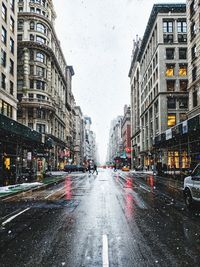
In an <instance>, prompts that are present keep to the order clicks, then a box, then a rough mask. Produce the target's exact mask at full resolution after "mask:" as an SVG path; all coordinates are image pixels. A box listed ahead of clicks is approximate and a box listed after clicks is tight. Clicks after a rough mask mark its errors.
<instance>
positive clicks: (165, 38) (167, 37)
mask: <svg viewBox="0 0 200 267" xmlns="http://www.w3.org/2000/svg"><path fill="white" fill-rule="evenodd" d="M163 42H164V43H165V44H171V43H173V42H174V35H173V34H164V35H163Z"/></svg>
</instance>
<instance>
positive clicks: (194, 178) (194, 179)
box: [183, 164, 200, 208]
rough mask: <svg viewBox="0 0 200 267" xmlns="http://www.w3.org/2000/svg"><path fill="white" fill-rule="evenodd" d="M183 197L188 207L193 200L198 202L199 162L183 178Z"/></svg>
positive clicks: (191, 204)
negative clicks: (189, 173) (188, 174)
mask: <svg viewBox="0 0 200 267" xmlns="http://www.w3.org/2000/svg"><path fill="white" fill-rule="evenodd" d="M183 193H184V199H185V204H186V206H187V207H188V208H191V207H192V206H193V204H194V203H195V202H200V164H198V165H197V166H196V167H195V169H194V171H193V172H192V173H191V175H190V176H188V177H186V178H185V180H184V189H183Z"/></svg>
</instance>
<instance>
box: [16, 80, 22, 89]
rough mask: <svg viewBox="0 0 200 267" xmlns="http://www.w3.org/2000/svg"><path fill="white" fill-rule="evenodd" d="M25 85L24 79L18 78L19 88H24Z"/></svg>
mask: <svg viewBox="0 0 200 267" xmlns="http://www.w3.org/2000/svg"><path fill="white" fill-rule="evenodd" d="M23 87H24V80H17V89H22V88H23Z"/></svg>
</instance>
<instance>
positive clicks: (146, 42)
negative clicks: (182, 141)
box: [136, 4, 188, 166]
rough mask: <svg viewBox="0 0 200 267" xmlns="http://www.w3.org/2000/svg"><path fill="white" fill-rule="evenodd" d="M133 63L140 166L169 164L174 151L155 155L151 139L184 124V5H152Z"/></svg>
mask: <svg viewBox="0 0 200 267" xmlns="http://www.w3.org/2000/svg"><path fill="white" fill-rule="evenodd" d="M136 61H138V62H139V65H140V71H139V72H140V73H139V77H140V78H139V79H140V82H139V86H140V129H141V133H140V157H141V164H142V165H143V166H145V165H146V166H150V165H152V164H154V163H153V162H154V161H157V162H158V161H161V162H163V163H164V162H165V164H171V163H172V160H171V158H173V157H174V151H173V149H172V151H170V150H168V149H166V150H165V151H164V150H163V152H162V154H158V153H157V152H155V151H154V139H155V138H156V137H157V136H160V135H161V134H162V133H163V132H165V131H166V130H167V129H169V128H171V127H172V126H175V125H176V124H177V123H179V122H181V121H184V120H185V119H186V113H187V111H188V93H187V83H188V80H187V71H188V66H187V22H186V5H185V4H155V5H154V6H153V9H152V12H151V15H150V18H149V21H148V24H147V27H146V30H145V33H144V36H143V39H142V42H141V46H140V49H139V53H138V56H137V60H136ZM170 162H171V163H170Z"/></svg>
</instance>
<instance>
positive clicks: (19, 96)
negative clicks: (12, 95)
mask: <svg viewBox="0 0 200 267" xmlns="http://www.w3.org/2000/svg"><path fill="white" fill-rule="evenodd" d="M22 97H23V94H17V99H18V101H19V102H21V101H22Z"/></svg>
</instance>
